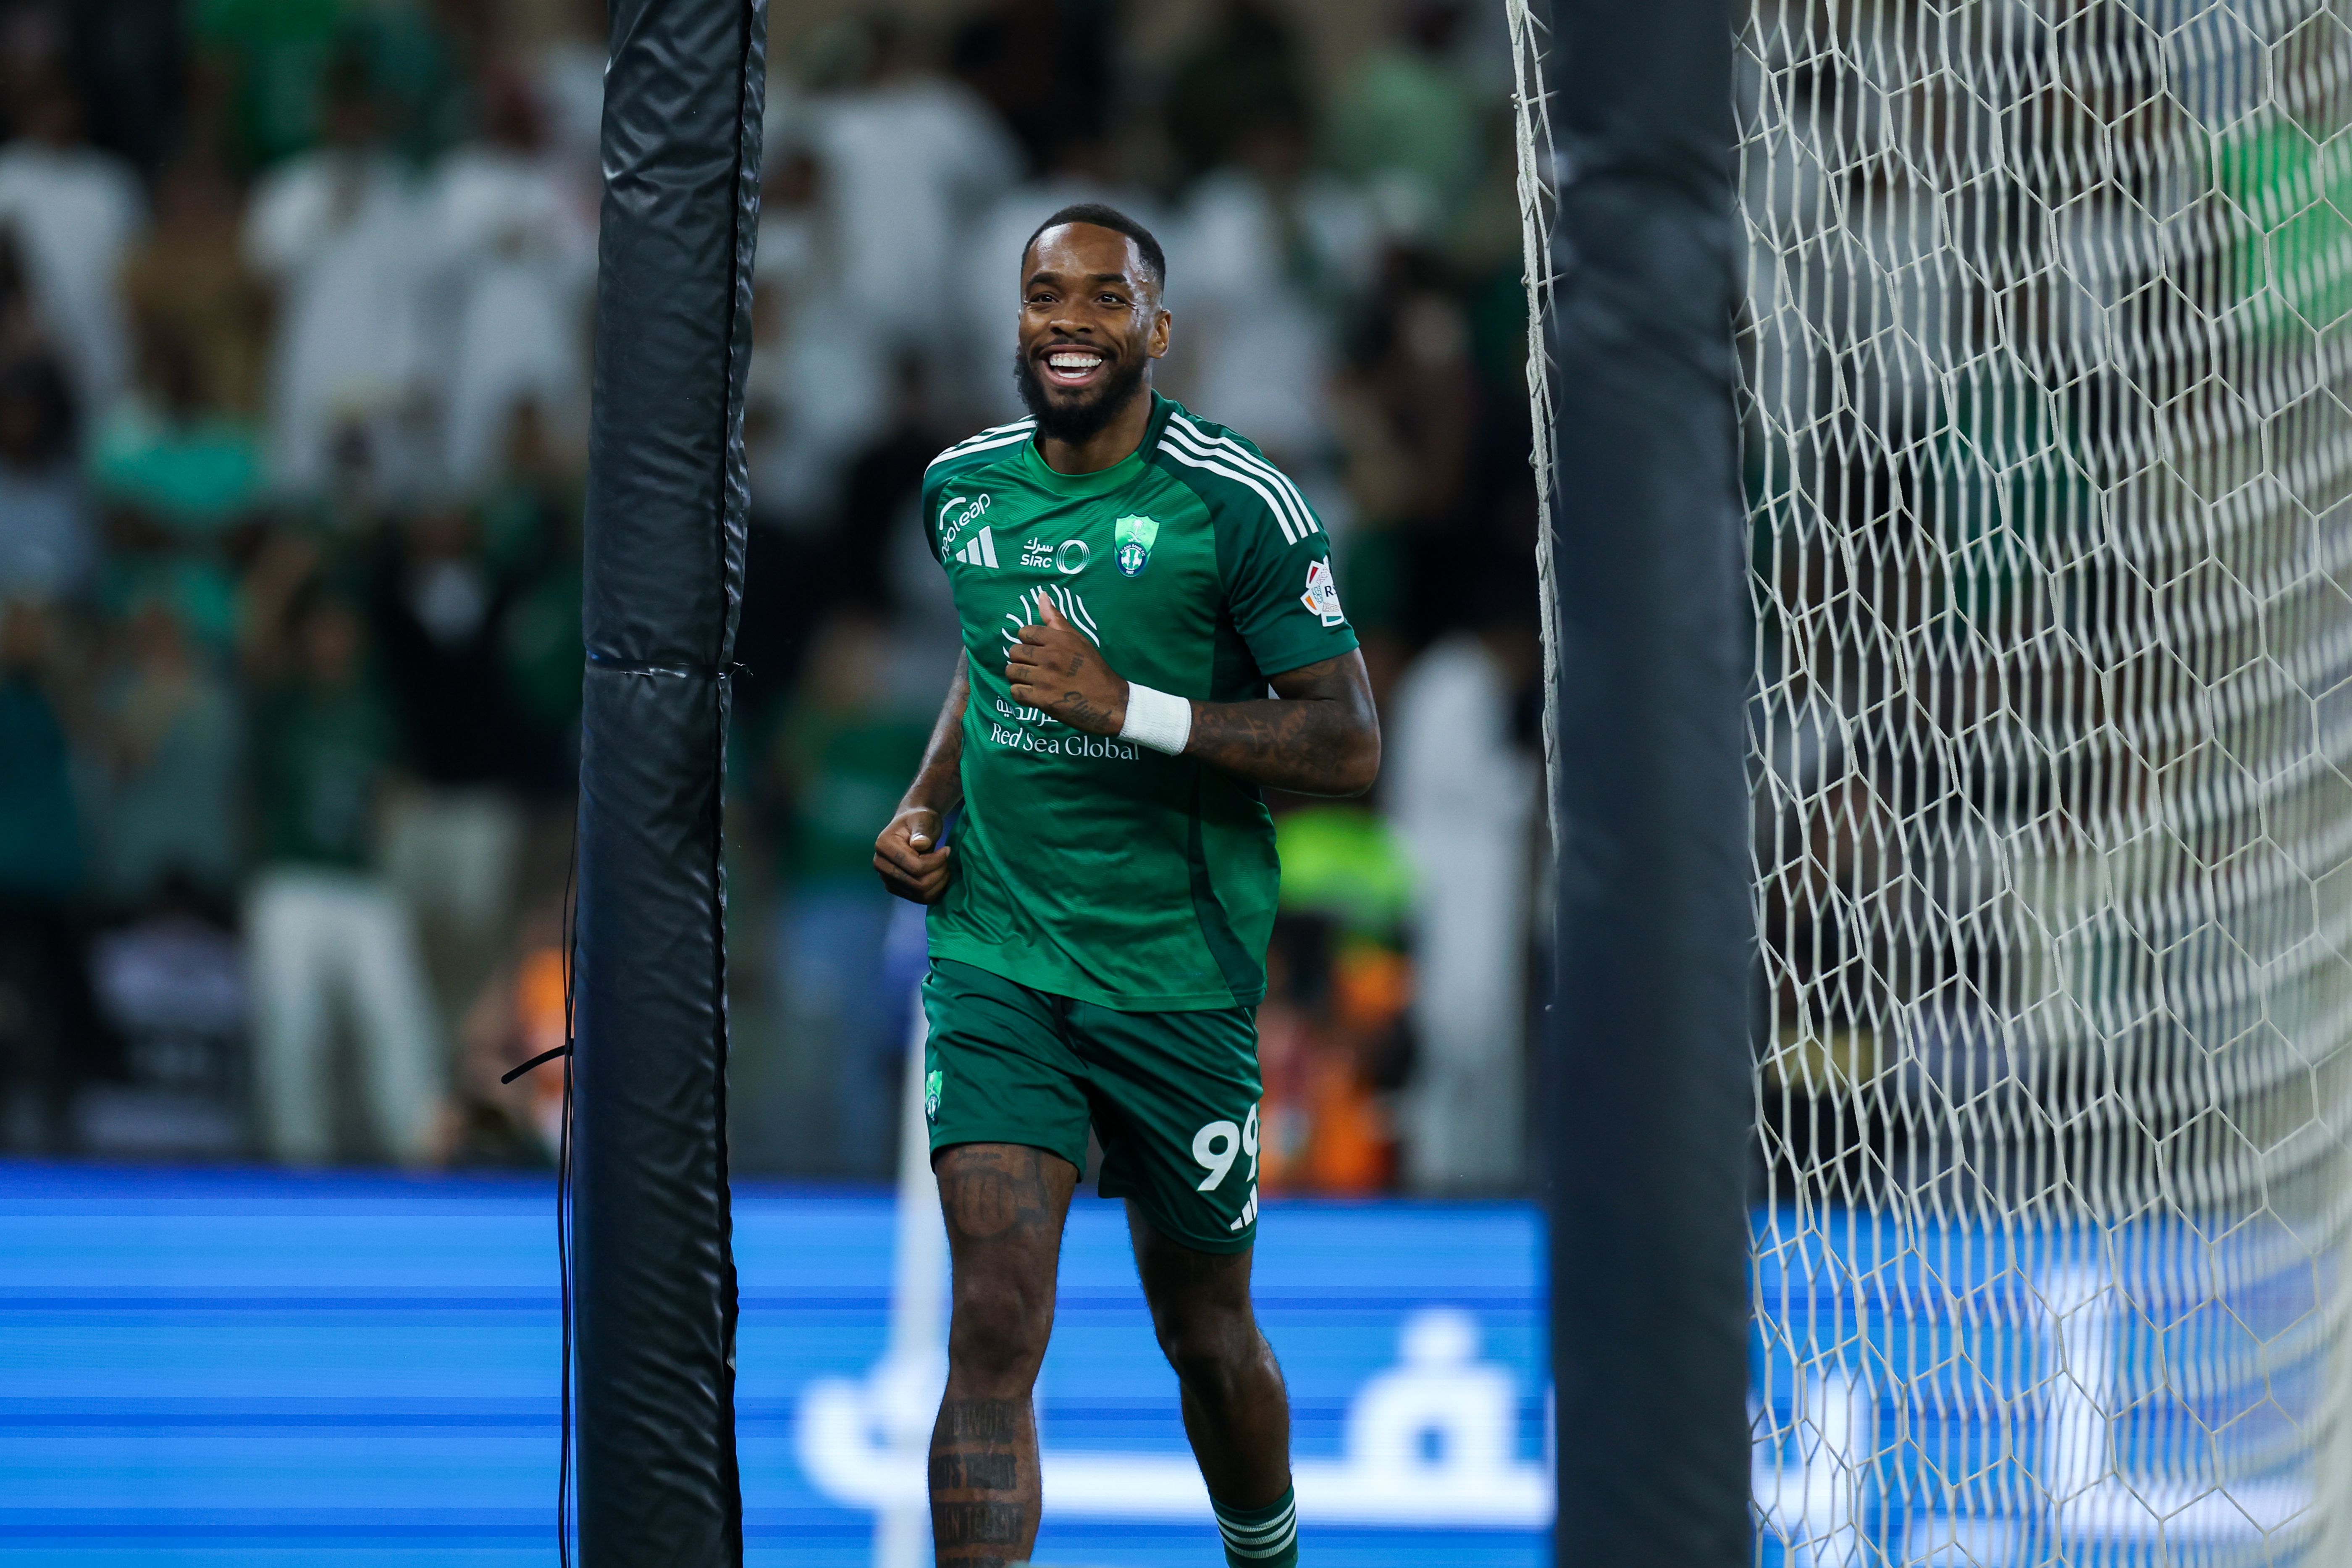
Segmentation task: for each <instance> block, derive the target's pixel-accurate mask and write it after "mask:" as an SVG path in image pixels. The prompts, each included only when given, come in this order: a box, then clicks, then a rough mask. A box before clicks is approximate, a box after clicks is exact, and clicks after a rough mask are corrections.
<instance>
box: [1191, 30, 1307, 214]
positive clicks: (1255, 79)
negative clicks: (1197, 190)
mask: <svg viewBox="0 0 2352 1568" xmlns="http://www.w3.org/2000/svg"><path fill="white" fill-rule="evenodd" d="M1303 57H1304V50H1303V49H1302V48H1301V47H1300V45H1299V40H1298V37H1297V34H1296V33H1294V32H1293V31H1292V29H1291V26H1290V24H1289V23H1288V22H1287V21H1286V19H1285V18H1284V16H1283V14H1282V12H1281V10H1280V9H1279V8H1277V7H1276V6H1275V5H1272V4H1271V3H1270V0H1223V5H1220V6H1219V8H1218V11H1217V13H1216V16H1215V18H1214V19H1213V22H1212V23H1211V24H1210V26H1209V28H1208V30H1207V32H1206V33H1205V34H1204V35H1203V36H1202V39H1201V41H1200V42H1199V43H1198V45H1196V46H1195V47H1194V48H1193V49H1192V51H1191V52H1190V53H1189V54H1187V55H1186V56H1185V58H1183V59H1182V60H1181V61H1180V62H1179V63H1178V64H1177V66H1176V68H1175V69H1174V71H1173V72H1172V73H1171V79H1170V81H1169V87H1168V100H1167V110H1166V114H1167V121H1168V136H1169V140H1170V142H1171V143H1172V144H1173V147H1174V151H1175V153H1176V160H1177V171H1176V172H1177V174H1178V177H1179V179H1180V181H1181V182H1183V183H1190V182H1191V181H1192V180H1195V179H1198V178H1199V177H1200V176H1202V174H1207V173H1208V172H1209V171H1210V170H1212V169H1215V168H1218V167H1221V166H1223V165H1224V164H1226V163H1231V162H1232V161H1233V160H1234V156H1235V154H1236V153H1237V152H1238V151H1239V147H1240V141H1241V139H1242V138H1243V137H1244V135H1245V134H1246V133H1247V132H1249V131H1251V130H1252V129H1253V128H1254V127H1255V126H1256V125H1257V124H1258V123H1260V122H1261V121H1265V120H1269V119H1271V120H1277V121H1286V122H1289V123H1293V124H1303V123H1305V122H1306V121H1307V117H1308V115H1309V113H1310V112H1311V104H1312V99H1311V96H1310V94H1309V93H1308V91H1307V66H1306V61H1305V58H1303Z"/></svg>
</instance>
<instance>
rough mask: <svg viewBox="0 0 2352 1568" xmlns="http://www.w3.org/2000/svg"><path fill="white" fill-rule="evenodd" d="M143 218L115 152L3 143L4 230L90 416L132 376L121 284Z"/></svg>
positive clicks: (0, 191) (35, 139) (0, 222)
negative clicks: (124, 264) (13, 241)
mask: <svg viewBox="0 0 2352 1568" xmlns="http://www.w3.org/2000/svg"><path fill="white" fill-rule="evenodd" d="M146 222H147V202H146V197H145V195H144V194H143V193H142V191H141V189H140V186H139V179H138V176H137V175H136V174H132V173H131V166H130V165H129V164H127V163H124V162H122V160H121V159H120V158H117V157H115V156H114V155H113V154H112V153H101V152H100V151H99V150H98V149H97V148H95V147H89V146H86V145H81V144H79V143H78V142H72V141H63V140H56V141H53V140H50V139H48V138H47V137H42V136H21V137H19V138H17V139H16V141H14V142H9V143H7V144H6V145H5V146H0V228H5V229H6V230H8V231H9V233H10V234H11V235H12V236H13V237H14V239H15V242H16V250H17V254H18V256H19V257H20V258H21V259H22V260H23V262H24V265H25V270H26V275H27V276H26V282H27V284H28V285H29V287H30V289H31V291H32V296H33V303H34V306H35V308H36V309H37V310H38V311H39V312H40V317H41V322H42V325H43V326H45V327H46V328H47V330H48V332H49V335H50V337H51V339H52V340H53V341H54V342H56V344H57V346H58V352H59V353H60V354H61V355H62V356H63V359H64V361H65V365H66V370H67V373H68V374H69V375H70V376H71V377H72V379H73V390H74V395H75V396H76V397H77V398H78V399H79V403H80V406H81V408H82V410H83V411H84V412H85V413H86V414H87V413H90V412H93V411H96V410H100V409H104V408H107V407H110V406H111V405H112V404H113V401H114V397H115V395H116V394H117V393H119V392H121V390H122V386H123V384H124V383H125V381H126V380H128V378H129V370H130V352H129V347H128V343H129V333H128V331H127V330H126V327H125V324H124V321H123V310H122V300H121V289H120V288H119V287H118V285H119V284H120V282H121V274H122V258H123V257H124V255H125V254H126V253H127V252H128V251H129V249H130V247H131V241H132V240H133V239H134V238H136V237H138V235H139V233H140V231H141V230H142V229H143V228H144V227H145V226H146Z"/></svg>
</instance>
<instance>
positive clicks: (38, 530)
mask: <svg viewBox="0 0 2352 1568" xmlns="http://www.w3.org/2000/svg"><path fill="white" fill-rule="evenodd" d="M72 434H73V412H72V406H71V405H70V403H69V402H68V395H67V392H66V385H65V377H64V375H63V374H61V373H60V372H59V371H58V367H57V364H56V363H55V362H54V361H51V360H49V359H47V358H44V357H40V356H38V355H30V356H26V357H23V358H19V359H16V360H13V361H0V604H5V602H6V601H8V600H10V599H29V600H39V601H47V600H53V599H60V598H66V597H68V596H71V595H77V594H79V593H80V592H82V591H83V590H84V589H85V588H87V587H88V586H89V582H90V577H91V574H92V573H93V571H94V570H95V569H96V566H97V541H96V540H95V539H94V538H93V537H92V533H91V529H90V517H89V499H88V497H87V496H86V495H85V494H84V492H83V489H82V483H81V479H80V476H79V474H77V473H76V471H75V468H74V462H73V454H72Z"/></svg>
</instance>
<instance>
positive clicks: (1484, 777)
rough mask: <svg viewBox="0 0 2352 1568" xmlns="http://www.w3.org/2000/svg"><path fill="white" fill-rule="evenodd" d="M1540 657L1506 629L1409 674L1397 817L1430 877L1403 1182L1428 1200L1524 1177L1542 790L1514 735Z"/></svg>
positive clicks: (1396, 770) (1417, 917)
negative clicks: (1530, 966)
mask: <svg viewBox="0 0 2352 1568" xmlns="http://www.w3.org/2000/svg"><path fill="white" fill-rule="evenodd" d="M1497 650H1500V656H1499V657H1498V652H1497ZM1531 654H1532V650H1531V649H1529V648H1527V647H1524V646H1523V645H1522V644H1521V643H1520V642H1519V641H1518V640H1517V639H1515V638H1514V637H1511V635H1510V634H1509V633H1508V632H1507V630H1505V631H1498V632H1497V633H1496V635H1495V636H1494V637H1491V638H1480V637H1472V636H1469V635H1467V634H1456V635H1454V636H1452V637H1444V638H1441V639H1440V640H1439V641H1438V642H1436V643H1434V644H1433V645H1432V646H1431V647H1430V648H1429V650H1428V651H1427V652H1425V653H1423V655H1422V656H1421V657H1420V658H1419V659H1417V660H1415V661H1414V663H1413V665H1412V668H1410V669H1408V670H1407V671H1406V672H1405V675H1404V679H1402V681H1400V682H1399V683H1398V686H1397V689H1396V694H1395V697H1394V699H1393V700H1392V701H1391V703H1390V706H1389V721H1388V725H1387V745H1386V753H1387V757H1386V763H1385V767H1384V773H1385V781H1384V782H1385V784H1386V789H1387V799H1388V807H1389V819H1390V821H1391V824H1393V826H1395V829H1396V831H1397V834H1398V836H1399V837H1401V838H1402V839H1403V841H1404V844H1405V847H1406V848H1407V851H1408V852H1409V853H1410V854H1411V856H1412V860H1413V864H1414V865H1415V867H1416V868H1417V869H1418V871H1419V876H1418V878H1417V879H1416V886H1417V889H1418V891H1417V893H1416V895H1415V900H1414V910H1413V952H1414V956H1415V959H1416V961H1417V964H1418V971H1419V977H1418V985H1417V987H1416V991H1415V994H1414V997H1413V1008H1412V1016H1413V1026H1414V1032H1415V1035H1416V1036H1417V1037H1418V1039H1419V1041H1420V1054H1419V1060H1418V1063H1417V1067H1416V1070H1415V1073H1414V1075H1413V1079H1412V1085H1411V1089H1410V1094H1409V1100H1408V1105H1407V1108H1406V1112H1405V1120H1404V1132H1405V1148H1406V1166H1405V1170H1406V1175H1407V1178H1408V1180H1409V1181H1410V1182H1411V1184H1412V1186H1413V1187H1414V1188H1415V1189H1417V1190H1419V1191H1422V1192H1433V1193H1444V1192H1504V1191H1509V1190H1512V1189H1514V1188H1516V1187H1517V1186H1518V1185H1519V1184H1520V1183H1521V1182H1522V1181H1523V1180H1524V1178H1525V1171H1524V1169H1523V1163H1524V1159H1525V1154H1524V1150H1525V1147H1526V1136H1525V1125H1524V1123H1525V1116H1526V1110H1525V1106H1526V1100H1525V1089H1524V1086H1525V1084H1526V1082H1527V1064H1526V1043H1525V1016H1526V1009H1527V997H1528V980H1527V952H1528V936H1527V931H1528V908H1529V888H1528V879H1529V875H1530V871H1531V865H1530V862H1531V860H1532V858H1533V853H1534V850H1533V839H1532V835H1533V832H1534V823H1535V806H1536V795H1537V791H1538V788H1539V785H1540V780H1539V775H1538V770H1537V767H1536V763H1535V760H1534V759H1533V758H1532V757H1531V756H1529V755H1528V752H1527V750H1526V748H1525V747H1524V746H1523V745H1522V744H1521V743H1520V742H1519V741H1518V739H1517V735H1516V733H1515V722H1514V709H1515V707H1516V706H1517V704H1516V700H1515V699H1516V696H1517V689H1518V688H1519V687H1520V686H1521V685H1522V684H1523V683H1524V682H1525V681H1526V680H1527V679H1529V677H1530V676H1531V674H1532V671H1531V670H1530V668H1528V667H1529V665H1530V664H1531V663H1532V658H1531Z"/></svg>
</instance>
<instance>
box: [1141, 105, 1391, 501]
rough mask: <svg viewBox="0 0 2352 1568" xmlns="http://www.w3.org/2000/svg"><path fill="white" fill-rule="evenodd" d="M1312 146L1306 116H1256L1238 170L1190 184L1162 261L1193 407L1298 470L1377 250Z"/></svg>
mask: <svg viewBox="0 0 2352 1568" xmlns="http://www.w3.org/2000/svg"><path fill="white" fill-rule="evenodd" d="M1307 150H1308V147H1307V129H1306V124H1305V122H1304V121H1302V120H1297V119H1294V118H1291V117H1290V116H1288V115H1286V114H1282V113H1276V112H1274V111H1271V110H1265V111H1260V112H1257V113H1255V114H1254V115H1253V116H1252V117H1251V120H1250V122H1249V124H1248V126H1247V128H1246V129H1245V130H1244V131H1243V132H1241V133H1240V134H1239V137H1238V140H1237V151H1238V155H1239V156H1238V161H1237V162H1236V163H1234V164H1232V165H1230V166H1228V167H1224V168H1221V169H1218V170H1217V171H1215V172H1214V173H1213V174H1209V175H1208V176H1207V177H1206V178H1204V179H1202V181H1201V183H1200V184H1199V185H1198V186H1197V187H1196V188H1195V189H1194V191H1193V193H1192V199H1191V201H1190V203H1189V205H1188V206H1187V208H1186V211H1185V213H1184V216H1183V221H1182V223H1181V225H1180V226H1179V227H1178V229H1177V231H1176V234H1175V236H1174V237H1173V238H1172V241H1171V244H1170V247H1169V250H1170V256H1169V260H1168V268H1169V282H1168V287H1169V298H1170V299H1171V300H1173V301H1178V302H1181V305H1182V307H1183V309H1184V311H1185V322H1184V331H1183V336H1182V338H1181V340H1180V341H1179V343H1178V351H1177V352H1178V353H1179V354H1181V355H1182V356H1183V358H1182V362H1181V363H1182V367H1183V369H1182V380H1183V385H1184V390H1185V394H1186V395H1187V399H1188V401H1189V402H1191V403H1192V405H1195V406H1197V407H1198V408H1200V409H1201V411H1202V414H1203V416H1205V417H1209V418H1213V419H1215V420H1216V421H1217V422H1218V423H1219V424H1229V425H1232V426H1235V427H1237V428H1240V429H1244V430H1247V431H1249V432H1250V434H1251V438H1252V439H1253V440H1255V441H1256V442H1257V443H1258V445H1260V446H1261V447H1265V448H1266V450H1267V452H1268V454H1269V455H1272V456H1275V457H1276V460H1277V461H1282V462H1286V463H1289V464H1291V465H1293V466H1296V467H1306V466H1309V465H1311V464H1312V463H1313V462H1314V461H1315V460H1316V459H1318V458H1320V457H1321V456H1322V454H1323V452H1324V450H1325V448H1326V447H1328V444H1329V440H1330V411H1329V406H1328V383H1329V381H1330V377H1331V374H1332V372H1333V370H1334V369H1335V368H1336V367H1337V364H1338V359H1339V354H1338V347H1339V333H1340V330H1341V327H1342V324H1343V323H1344V322H1345V321H1347V319H1348V316H1349V312H1350V310H1352V309H1353V308H1354V307H1355V305H1356V304H1357V303H1358V302H1359V301H1360V300H1361V299H1362V297H1363V296H1364V294H1365V293H1366V291H1367V290H1368V289H1369V287H1370V284H1371V282H1372V280H1373V270H1374V268H1375V267H1376V266H1377V264H1378V259H1379V254H1380V251H1379V246H1378V244H1377V240H1378V235H1377V232H1376V231H1375V229H1374V227H1373V226H1372V223H1371V213H1370V208H1369V207H1367V206H1366V205H1365V204H1364V202H1363V200H1362V199H1361V198H1360V196H1358V195H1356V194H1355V193H1354V192H1353V191H1352V190H1350V189H1349V188H1348V187H1347V186H1346V185H1344V184H1340V183H1339V181H1337V180H1334V179H1332V178H1331V177H1330V176H1329V175H1328V174H1322V173H1321V172H1319V171H1318V170H1316V169H1314V168H1313V167H1312V166H1311V165H1310V164H1309V163H1308V162H1307ZM1266 279H1280V280H1281V281H1280V282H1279V283H1277V284H1276V285H1275V286H1274V287H1271V288H1269V287H1268V286H1267V285H1266V281H1265V280H1266Z"/></svg>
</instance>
